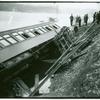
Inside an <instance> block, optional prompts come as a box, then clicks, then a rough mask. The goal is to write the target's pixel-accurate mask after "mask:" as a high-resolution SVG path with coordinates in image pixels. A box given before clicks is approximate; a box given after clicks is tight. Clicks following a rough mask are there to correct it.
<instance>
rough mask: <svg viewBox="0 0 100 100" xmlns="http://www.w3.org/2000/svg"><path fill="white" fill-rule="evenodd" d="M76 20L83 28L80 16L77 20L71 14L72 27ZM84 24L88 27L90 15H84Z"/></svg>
mask: <svg viewBox="0 0 100 100" xmlns="http://www.w3.org/2000/svg"><path fill="white" fill-rule="evenodd" d="M74 20H75V22H76V24H77V23H78V25H79V27H81V22H82V18H81V17H80V16H77V17H76V18H74V17H73V15H72V14H71V16H70V25H71V26H72V25H73V22H74ZM84 23H85V25H87V23H88V14H85V15H84Z"/></svg>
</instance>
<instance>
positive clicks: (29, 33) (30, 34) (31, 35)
mask: <svg viewBox="0 0 100 100" xmlns="http://www.w3.org/2000/svg"><path fill="white" fill-rule="evenodd" d="M26 34H27V35H28V36H30V37H35V35H34V34H33V33H31V32H28V33H26Z"/></svg>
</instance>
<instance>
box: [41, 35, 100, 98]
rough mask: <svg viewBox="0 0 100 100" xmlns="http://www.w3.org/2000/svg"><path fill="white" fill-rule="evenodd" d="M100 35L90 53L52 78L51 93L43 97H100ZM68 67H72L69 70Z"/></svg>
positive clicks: (90, 48)
mask: <svg viewBox="0 0 100 100" xmlns="http://www.w3.org/2000/svg"><path fill="white" fill-rule="evenodd" d="M99 40H100V34H99V35H97V36H96V37H95V38H94V39H93V41H94V42H96V43H95V44H93V45H91V46H89V47H88V48H87V49H88V53H87V54H86V55H84V56H82V57H80V58H78V59H76V60H75V61H74V62H72V63H71V64H69V65H68V66H64V68H63V69H62V70H61V71H60V72H58V73H56V74H55V75H54V77H53V78H51V86H50V87H49V88H50V93H48V94H44V95H42V96H41V97H100V79H99V78H100V41H99ZM68 67H70V68H69V69H68Z"/></svg>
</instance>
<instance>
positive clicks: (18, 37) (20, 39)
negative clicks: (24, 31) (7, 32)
mask: <svg viewBox="0 0 100 100" xmlns="http://www.w3.org/2000/svg"><path fill="white" fill-rule="evenodd" d="M16 38H17V39H18V40H19V41H23V40H25V39H24V38H23V37H21V36H20V35H16Z"/></svg>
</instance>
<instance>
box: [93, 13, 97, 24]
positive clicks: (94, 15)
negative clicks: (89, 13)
mask: <svg viewBox="0 0 100 100" xmlns="http://www.w3.org/2000/svg"><path fill="white" fill-rule="evenodd" d="M96 14H97V12H95V13H94V14H93V23H94V22H95V21H96Z"/></svg>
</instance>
